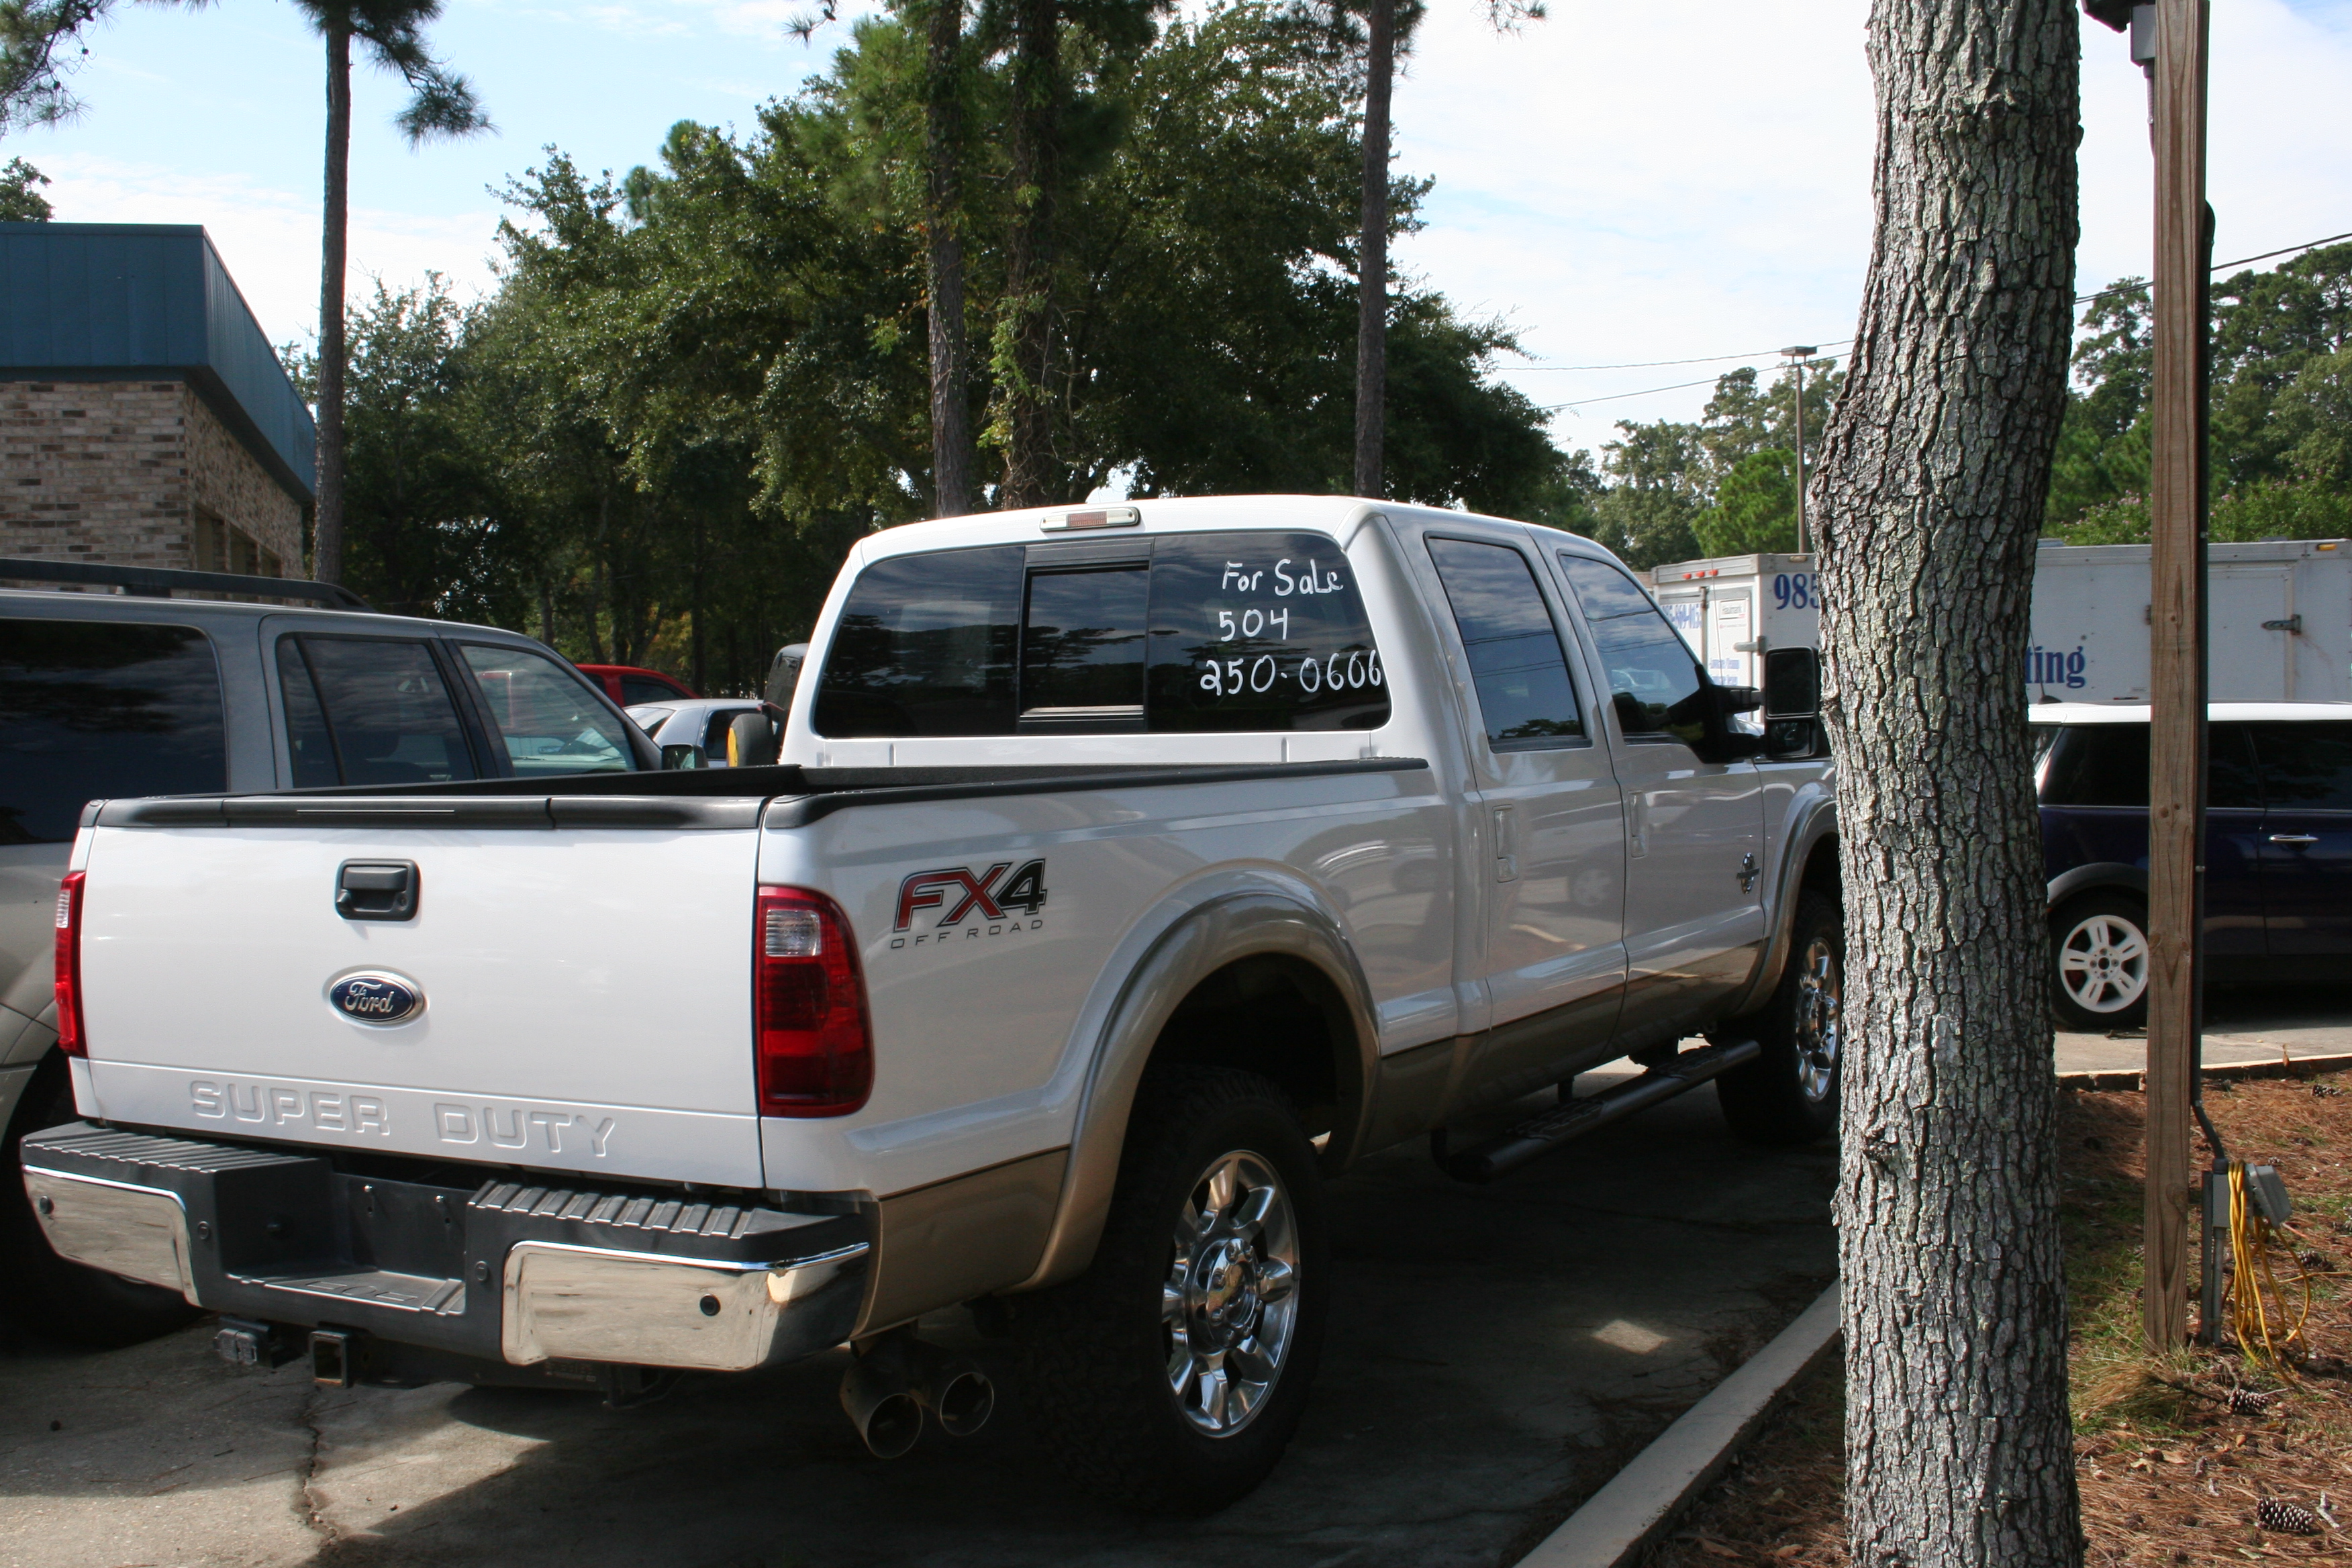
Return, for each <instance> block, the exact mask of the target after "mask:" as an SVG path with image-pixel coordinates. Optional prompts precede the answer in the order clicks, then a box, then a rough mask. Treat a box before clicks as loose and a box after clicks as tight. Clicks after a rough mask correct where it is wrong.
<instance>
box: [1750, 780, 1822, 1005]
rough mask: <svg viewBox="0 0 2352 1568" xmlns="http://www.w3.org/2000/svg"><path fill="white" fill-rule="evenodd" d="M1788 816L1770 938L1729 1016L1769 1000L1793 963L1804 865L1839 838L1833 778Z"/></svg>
mask: <svg viewBox="0 0 2352 1568" xmlns="http://www.w3.org/2000/svg"><path fill="white" fill-rule="evenodd" d="M1789 816H1790V823H1789V831H1788V834H1787V836H1786V837H1783V838H1782V840H1781V842H1782V843H1783V844H1785V845H1787V846H1788V847H1787V849H1786V850H1784V851H1783V852H1782V854H1781V856H1780V866H1779V867H1778V868H1776V870H1775V875H1774V877H1773V879H1772V905H1771V920H1772V926H1771V932H1772V934H1771V939H1770V940H1769V942H1766V943H1765V944H1764V957H1763V960H1762V961H1761V962H1760V963H1758V964H1757V966H1756V973H1755V976H1754V977H1753V978H1752V979H1750V980H1749V981H1748V988H1747V989H1746V990H1745V991H1742V992H1741V993H1740V994H1739V1001H1738V1004H1737V1005H1734V1006H1733V1007H1732V1008H1731V1009H1730V1010H1729V1011H1728V1012H1727V1013H1726V1014H1725V1015H1724V1016H1726V1017H1731V1018H1738V1017H1744V1016H1747V1015H1748V1014H1749V1013H1752V1012H1755V1011H1756V1010H1757V1009H1758V1008H1759V1007H1761V1006H1763V1005H1764V1004H1765V1003H1766V1002H1767V1001H1769V999H1770V998H1771V995H1772V992H1773V989H1774V987H1776V986H1778V985H1779V984H1780V974H1781V972H1782V971H1783V970H1785V969H1787V968H1788V966H1789V944H1790V925H1791V922H1792V921H1793V919H1794V915H1795V910H1796V907H1797V889H1799V888H1801V887H1802V886H1803V885H1804V878H1805V868H1806V867H1807V866H1809V865H1811V863H1812V858H1813V851H1814V850H1816V849H1818V848H1820V847H1821V845H1822V840H1823V839H1825V838H1835V837H1837V793H1836V791H1835V790H1834V789H1833V788H1832V781H1831V780H1830V779H1829V778H1823V779H1822V780H1821V781H1820V782H1819V783H1818V784H1810V785H1808V786H1806V787H1805V788H1804V789H1801V790H1800V791H1798V793H1797V797H1796V799H1795V801H1794V802H1793V803H1791V805H1790V811H1789Z"/></svg>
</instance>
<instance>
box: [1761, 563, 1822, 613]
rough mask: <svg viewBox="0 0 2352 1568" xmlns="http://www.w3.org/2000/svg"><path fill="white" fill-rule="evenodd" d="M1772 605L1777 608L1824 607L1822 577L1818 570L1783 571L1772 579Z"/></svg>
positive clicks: (1805, 608) (1804, 608)
mask: <svg viewBox="0 0 2352 1568" xmlns="http://www.w3.org/2000/svg"><path fill="white" fill-rule="evenodd" d="M1772 607H1773V608H1774V609H1776V610H1818V609H1820V608H1821V607H1822V579H1821V574H1819V573H1817V572H1782V573H1779V574H1776V575H1775V576H1774V577H1773V579H1772Z"/></svg>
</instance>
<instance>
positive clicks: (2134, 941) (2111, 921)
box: [2058, 914, 2147, 1013]
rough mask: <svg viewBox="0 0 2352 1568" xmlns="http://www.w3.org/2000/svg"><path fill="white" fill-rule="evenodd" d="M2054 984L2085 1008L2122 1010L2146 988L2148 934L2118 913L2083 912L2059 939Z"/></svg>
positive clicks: (2090, 1011) (2102, 1010) (2089, 1010)
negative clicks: (2083, 914)
mask: <svg viewBox="0 0 2352 1568" xmlns="http://www.w3.org/2000/svg"><path fill="white" fill-rule="evenodd" d="M2058 983H2059V984H2062V985H2063V986H2065V987H2066V994H2067V996H2068V997H2069V998H2070V999H2071V1000H2072V1001H2073V1002H2074V1005H2076V1006H2077V1007H2080V1008H2081V1009H2083V1011H2084V1012H2085V1013H2120V1012H2122V1011H2123V1010H2124V1009H2125V1008H2126V1007H2129V1006H2130V1005H2132V1004H2133V1003H2135V1002H2137V1001H2138V1000H2139V999H2140V995H2141V994H2142V993H2144V992H2145V991H2147V936H2146V935H2145V934H2144V933H2143V932H2142V931H2140V929H2139V928H2138V927H2137V926H2136V925H2134V924H2132V922H2131V921H2127V920H2126V919H2124V918H2123V917H2122V916H2121V915H2111V914H2095V915H2085V916H2084V917H2083V919H2082V920H2080V921H2076V922H2075V924H2074V930H2072V931H2068V932H2067V933H2066V935H2065V938H2064V940H2063V941H2062V942H2059V944H2058Z"/></svg>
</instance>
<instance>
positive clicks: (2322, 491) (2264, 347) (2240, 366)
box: [2043, 245, 2352, 544]
mask: <svg viewBox="0 0 2352 1568" xmlns="http://www.w3.org/2000/svg"><path fill="white" fill-rule="evenodd" d="M2148 311H2149V305H2148V292H2147V283H2146V281H2145V280H2144V279H2137V278H2127V279H2124V280H2123V281H2122V282H2120V283H2118V284H2116V286H2115V287H2114V288H2112V289H2104V290H2102V291H2101V292H2100V294H2099V296H2098V297H2097V298H2096V299H2095V300H2093V301H2092V303H2091V306H2090V309H2089V310H2086V311H2085V312H2084V317H2083V331H2082V334H2081V336H2080V339H2079V341H2078V342H2077V343H2076V345H2075V349H2074V393H2073V395H2072V396H2071V397H2070V399H2069V401H2068V404H2067V409H2066V420H2065V424H2064V426H2063V428H2062V430H2061V432H2060V435H2059V440H2058V456H2057V461H2056V464H2055V466H2054V468H2053V471H2052V474H2051V484H2050V500H2049V504H2048V509H2047V510H2046V512H2045V516H2044V523H2043V531H2044V533H2045V534H2047V535H2048V536H2049V537H2051V538H2053V539H2063V540H2065V541H2066V542H2069V543H2084V544H2106V543H2126V542H2138V541H2144V540H2146V539H2147V529H2148V521H2147V500H2146V497H2147V487H2148V474H2149V468H2148V449H2149V432H2150V425H2151V415H2150V412H2149V408H2148V389H2149V384H2150V382H2151V380H2152V379H2153V374H2154V362H2153V353H2152V350H2151V348H2150V345H2149V342H2148ZM2212 338H2213V367H2212V388H2211V403H2210V408H2211V414H2210V442H2211V446H2210V468H2211V484H2212V500H2211V503H2210V504H2211V526H2212V537H2213V538H2215V539H2217V540H2252V539H2315V538H2332V537H2338V536H2341V535H2343V534H2345V533H2346V532H2347V527H2348V526H2352V245H2337V246H2331V247H2326V248H2323V249H2319V250H2311V251H2306V252H2305V253H2304V254H2303V255H2301V256H2299V257H2296V258H2294V259H2293V260H2291V261H2288V262H2286V263H2284V265H2282V266H2281V267H2279V268H2276V269H2275V270H2273V271H2270V272H2242V273H2240V274H2238V275H2237V276H2236V277H2233V278H2231V279H2227V280H2225V281H2222V282H2219V283H2216V284H2215V285H2214V287H2213V326H2212Z"/></svg>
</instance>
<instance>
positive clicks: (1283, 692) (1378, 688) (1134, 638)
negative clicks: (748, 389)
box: [815, 531, 1389, 738]
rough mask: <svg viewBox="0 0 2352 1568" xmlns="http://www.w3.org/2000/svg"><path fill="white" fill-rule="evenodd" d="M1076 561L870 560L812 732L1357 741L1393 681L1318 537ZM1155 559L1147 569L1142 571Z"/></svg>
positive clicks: (1152, 546)
mask: <svg viewBox="0 0 2352 1568" xmlns="http://www.w3.org/2000/svg"><path fill="white" fill-rule="evenodd" d="M1132 544H1133V552H1132V556H1131V557H1130V558H1127V559H1120V560H1115V561H1108V562H1098V563H1079V562H1074V561H1071V560H1069V559H1068V557H1067V556H1066V554H1061V553H1058V552H1041V555H1040V560H1039V561H1038V562H1037V563H1034V564H1032V563H1031V562H1030V559H1029V552H1028V550H1027V548H1026V547H1025V546H1023V545H1018V544H1010V545H992V546H989V547H987V548H984V549H979V550H950V551H941V552H935V553H932V554H927V555H911V556H898V557H896V558H893V559H891V560H888V561H882V562H877V563H875V564H873V565H871V566H868V567H867V568H866V570H865V571H864V572H863V573H861V574H859V575H858V579H857V581H856V583H855V584H853V585H852V586H851V588H850V591H849V598H848V602H847V603H846V604H845V605H843V607H842V616H841V624H840V627H839V629H838V630H837V631H836V632H835V636H834V641H833V647H832V648H831V650H830V651H829V652H828V654H827V656H826V658H825V662H824V673H823V674H822V675H821V676H820V677H819V678H818V687H817V696H816V707H815V727H816V731H817V733H818V734H820V735H829V736H836V737H842V738H849V737H857V736H873V737H882V736H899V735H908V736H914V735H1009V734H1013V733H1015V732H1016V731H1021V730H1024V729H1025V730H1042V729H1049V728H1050V729H1059V730H1088V729H1104V730H1110V729H1126V730H1139V729H1144V728H1149V729H1151V730H1155V731H1180V732H1182V731H1192V732H1198V731H1247V730H1255V731H1265V730H1276V731H1282V730H1355V729H1376V728H1378V727H1379V726H1380V725H1381V724H1383V723H1385V722H1387V721H1388V716H1389V700H1388V693H1387V689H1386V687H1387V679H1386V677H1385V675H1384V674H1383V673H1382V671H1381V661H1380V654H1379V650H1378V649H1377V648H1376V647H1374V646H1373V642H1372V632H1371V625H1370V620H1369V618H1368V617H1367V616H1366V614H1365V611H1364V603H1363V597H1362V595H1360V593H1359V592H1358V591H1357V588H1356V584H1355V574H1354V571H1353V569H1352V568H1351V567H1350V566H1349V563H1348V562H1347V559H1346V558H1345V557H1344V556H1343V555H1342V554H1341V553H1340V552H1339V546H1338V545H1337V544H1336V543H1334V542H1332V541H1331V540H1330V539H1328V538H1327V537H1323V536H1320V535H1315V534H1303V533H1276V532H1270V531H1248V532H1231V533H1198V534H1170V535H1162V536H1160V537H1158V538H1151V537H1140V538H1137V539H1135V540H1134V541H1133V542H1132ZM1147 559H1148V562H1149V564H1148V565H1146V564H1145V562H1146V560H1147Z"/></svg>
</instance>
